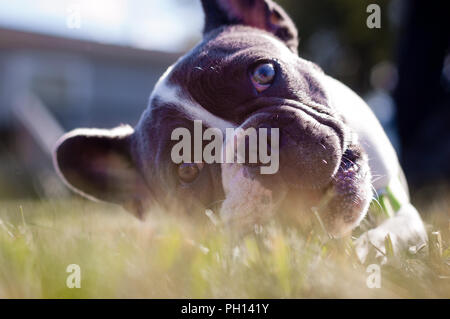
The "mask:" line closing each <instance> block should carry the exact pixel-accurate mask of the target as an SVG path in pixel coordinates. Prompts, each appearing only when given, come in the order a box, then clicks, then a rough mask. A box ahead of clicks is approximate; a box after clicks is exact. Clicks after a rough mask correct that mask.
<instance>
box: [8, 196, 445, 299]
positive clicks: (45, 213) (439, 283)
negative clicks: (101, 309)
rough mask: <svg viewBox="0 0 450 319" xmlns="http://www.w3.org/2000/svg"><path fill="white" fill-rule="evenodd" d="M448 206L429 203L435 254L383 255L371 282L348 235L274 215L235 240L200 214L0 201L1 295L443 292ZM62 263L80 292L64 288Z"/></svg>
mask: <svg viewBox="0 0 450 319" xmlns="http://www.w3.org/2000/svg"><path fill="white" fill-rule="evenodd" d="M449 207H450V202H449V199H448V198H447V197H445V196H444V197H442V198H441V199H440V200H438V201H435V200H433V202H432V203H430V205H428V206H427V210H428V215H427V217H426V219H427V221H428V222H429V223H431V228H430V231H431V230H440V232H441V235H442V239H443V240H442V246H443V247H441V248H442V255H439V254H438V255H436V254H434V255H427V254H416V255H412V254H408V253H406V254H401V257H399V258H391V260H390V262H389V264H388V265H386V266H383V267H382V282H381V285H382V287H381V288H380V289H369V288H368V287H367V285H366V280H367V277H368V276H369V274H368V273H367V272H366V266H365V265H361V264H360V263H359V262H358V260H357V259H356V258H355V256H354V254H353V249H352V245H351V243H350V242H349V241H347V240H341V241H327V242H325V241H324V240H322V239H321V238H320V237H318V236H315V235H311V234H309V235H306V236H305V235H304V234H302V233H301V232H300V231H299V230H298V229H296V228H294V227H290V226H287V225H285V224H284V225H283V224H282V223H281V222H280V223H278V222H274V223H273V224H271V225H269V226H267V227H265V228H264V229H263V231H262V232H261V233H258V234H256V233H254V234H251V235H248V236H246V237H245V238H241V239H239V240H236V239H235V238H233V236H232V235H231V234H229V233H226V232H224V231H222V230H220V229H219V228H216V227H215V226H214V225H213V224H212V223H211V222H210V221H209V220H207V218H197V219H192V218H191V219H188V218H180V217H177V218H174V217H170V216H159V217H155V218H153V219H152V220H149V221H147V222H144V223H143V222H139V221H137V220H135V219H134V218H133V217H131V216H129V215H128V214H126V213H124V212H123V211H121V210H120V209H118V208H116V207H112V206H108V205H104V204H96V203H89V202H85V201H81V200H68V201H57V202H56V201H52V202H37V201H34V202H9V203H5V202H4V203H2V204H1V206H0V219H1V222H0V223H1V224H0V298H157V297H158V298H185V297H189V298H280V297H281V298H285V297H287V298H312V297H318V298H321V297H326V298H330V297H331V298H333V297H336V298H349V297H354V298H381V297H385V298H396V297H399V298H412V297H424V298H450V266H449V263H450V249H449V248H448V247H449V240H450V236H449V232H450V229H449V216H450V211H449ZM426 250H427V249H424V250H423V251H426ZM69 264H78V265H79V266H80V267H81V277H82V280H81V288H80V289H76V288H75V289H69V288H67V286H66V278H67V276H68V275H69V274H68V273H66V267H67V266H68V265H69Z"/></svg>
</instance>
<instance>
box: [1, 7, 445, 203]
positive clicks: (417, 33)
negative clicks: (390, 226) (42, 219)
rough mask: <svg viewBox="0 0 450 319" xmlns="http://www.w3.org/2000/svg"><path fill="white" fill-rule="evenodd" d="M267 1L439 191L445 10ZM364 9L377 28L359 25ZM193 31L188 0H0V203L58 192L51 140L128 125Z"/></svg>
mask: <svg viewBox="0 0 450 319" xmlns="http://www.w3.org/2000/svg"><path fill="white" fill-rule="evenodd" d="M277 2H279V3H280V4H281V5H282V6H283V7H284V8H285V9H286V11H287V12H288V13H289V14H290V15H291V17H292V18H293V19H294V21H295V22H296V24H297V27H298V29H299V35H300V38H301V40H300V46H299V52H300V55H301V56H302V57H304V58H306V59H309V60H312V61H313V62H315V63H317V64H318V65H320V66H321V67H322V68H323V69H324V71H325V72H326V73H328V74H330V75H332V76H334V77H336V78H338V79H339V80H341V81H342V82H344V83H345V84H347V85H348V86H350V87H351V88H352V89H353V90H355V91H356V92H358V93H359V94H360V95H361V96H362V97H363V98H364V99H365V100H366V101H367V102H368V104H369V105H370V106H371V107H372V109H373V110H374V112H375V114H376V115H377V117H378V118H379V120H380V121H381V123H382V125H383V126H384V127H385V129H386V131H387V133H388V135H389V137H390V138H391V141H392V143H393V144H394V147H395V148H396V149H397V151H398V152H399V155H400V158H401V161H402V165H403V167H404V169H405V171H406V176H407V178H408V180H409V181H410V183H411V188H412V191H413V192H414V191H415V190H416V189H420V188H423V187H425V186H426V187H430V185H431V188H432V187H433V185H437V184H442V183H444V184H445V183H448V181H449V180H450V51H449V44H450V26H449V22H448V13H449V12H450V10H449V5H448V2H445V1H440V2H436V3H435V2H433V3H431V2H425V1H422V0H390V1H388V0H384V1H381V0H380V1H375V0H371V1H363V0H358V1H355V0H321V1H317V0H279V1H277ZM371 3H376V4H378V5H379V6H380V9H381V28H374V29H369V28H368V27H367V26H366V20H367V17H368V16H369V15H370V13H368V12H367V11H366V9H367V6H368V5H369V4H371ZM202 26H203V13H202V10H201V6H200V1H199V0H164V1H162V0H128V1H125V0H94V1H88V0H77V1H76V0H38V1H36V0H15V1H10V0H0V200H1V199H18V198H48V197H50V198H54V197H61V196H66V195H67V194H68V191H67V190H66V188H65V187H64V186H63V185H62V184H61V182H60V181H59V179H58V178H57V176H56V174H55V172H54V169H53V167H52V163H51V151H52V148H53V145H54V143H55V141H56V139H57V138H58V137H59V136H61V134H63V133H64V132H65V131H68V130H71V129H73V128H76V127H102V128H103V127H104V128H109V127H113V126H116V125H119V124H121V123H129V124H130V125H134V124H136V123H137V121H138V120H139V117H140V114H141V113H142V111H143V110H144V109H145V107H146V104H147V100H148V97H149V94H150V92H151V90H152V88H153V85H154V84H155V82H156V81H157V79H158V78H159V76H160V75H161V74H162V73H163V72H164V70H165V69H166V68H167V67H168V66H169V65H170V64H171V63H173V62H174V61H175V60H176V59H177V58H178V57H179V56H180V55H182V54H183V53H184V52H186V51H188V50H189V49H190V48H192V47H193V46H194V45H195V43H196V42H197V41H199V40H200V39H201V30H202Z"/></svg>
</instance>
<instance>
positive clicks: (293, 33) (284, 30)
mask: <svg viewBox="0 0 450 319" xmlns="http://www.w3.org/2000/svg"><path fill="white" fill-rule="evenodd" d="M202 5H203V10H204V12H205V27H204V30H203V32H204V33H207V32H209V31H211V30H213V29H215V28H218V27H221V26H223V25H233V24H244V25H248V26H252V27H256V28H259V29H263V30H266V31H268V32H271V33H273V34H274V35H276V36H277V37H278V38H280V39H281V40H282V41H284V42H285V43H286V45H287V46H288V47H289V48H290V49H291V50H292V51H293V52H295V53H297V47H298V32H297V28H296V27H295V25H294V23H293V22H292V20H291V19H290V18H289V16H288V15H287V14H286V12H285V11H284V10H283V9H282V8H281V7H280V6H279V5H278V4H276V3H274V2H273V1H272V0H202Z"/></svg>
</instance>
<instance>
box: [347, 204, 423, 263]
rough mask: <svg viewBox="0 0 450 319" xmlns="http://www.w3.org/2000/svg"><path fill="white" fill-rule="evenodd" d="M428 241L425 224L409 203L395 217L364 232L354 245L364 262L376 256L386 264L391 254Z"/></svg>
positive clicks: (380, 261)
mask: <svg viewBox="0 0 450 319" xmlns="http://www.w3.org/2000/svg"><path fill="white" fill-rule="evenodd" d="M426 242H427V234H426V230H425V226H424V224H423V222H422V220H421V219H420V216H419V214H418V212H417V210H416V209H415V208H414V206H412V205H411V204H409V203H408V204H405V205H404V206H402V208H401V209H400V210H399V211H398V212H397V214H396V215H395V216H394V217H392V218H389V219H387V220H385V221H384V222H383V223H382V224H380V225H379V226H378V227H376V228H374V229H371V230H369V231H367V232H365V233H364V234H362V235H361V236H360V237H359V238H358V239H357V240H356V241H355V243H354V246H355V252H356V255H357V256H358V258H359V260H360V261H361V262H362V263H366V262H367V261H369V260H373V258H375V260H376V261H377V262H379V263H380V264H385V263H386V262H387V261H388V258H387V257H388V256H389V255H391V254H395V255H398V254H399V253H400V252H402V251H408V249H409V248H410V247H422V246H423V245H424V244H425V243H426Z"/></svg>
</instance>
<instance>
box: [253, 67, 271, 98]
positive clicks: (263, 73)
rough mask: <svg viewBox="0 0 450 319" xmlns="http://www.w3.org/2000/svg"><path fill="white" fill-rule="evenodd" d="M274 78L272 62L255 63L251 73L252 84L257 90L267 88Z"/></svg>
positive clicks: (260, 90)
mask: <svg viewBox="0 0 450 319" xmlns="http://www.w3.org/2000/svg"><path fill="white" fill-rule="evenodd" d="M274 78H275V67H274V66H273V64H272V63H262V64H259V65H257V66H256V67H255V68H254V69H253V72H252V74H251V79H252V83H253V86H254V87H255V89H256V90H257V91H258V92H262V91H264V90H265V89H267V88H269V87H270V85H271V84H272V82H273V79H274Z"/></svg>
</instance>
